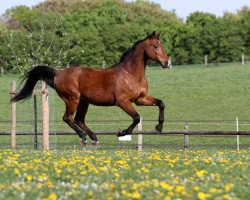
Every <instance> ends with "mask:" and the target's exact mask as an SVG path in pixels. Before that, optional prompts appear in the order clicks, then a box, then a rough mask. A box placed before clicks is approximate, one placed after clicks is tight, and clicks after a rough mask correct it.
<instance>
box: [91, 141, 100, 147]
mask: <svg viewBox="0 0 250 200" xmlns="http://www.w3.org/2000/svg"><path fill="white" fill-rule="evenodd" d="M92 146H94V147H96V148H97V149H98V148H100V144H99V142H98V141H93V142H92Z"/></svg>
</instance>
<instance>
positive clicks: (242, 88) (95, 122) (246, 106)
mask: <svg viewBox="0 0 250 200" xmlns="http://www.w3.org/2000/svg"><path fill="white" fill-rule="evenodd" d="M146 76H147V79H148V82H149V94H150V95H152V96H154V97H157V98H159V99H162V100H163V101H164V102H165V104H166V111H165V119H166V121H165V125H164V129H165V130H183V126H184V123H186V122H188V123H189V129H190V130H236V126H235V117H238V118H239V122H240V126H239V129H240V130H249V129H250V125H249V124H250V115H249V113H250V101H249V99H250V79H249V77H250V65H249V64H248V65H245V66H241V65H237V64H226V65H219V66H210V67H204V66H202V65H196V66H176V67H174V68H173V69H172V70H166V69H162V68H160V67H154V68H147V70H146ZM18 78H19V77H18V76H17V75H3V76H0V93H1V94H2V95H1V99H0V110H1V115H0V130H1V131H10V130H11V123H10V119H11V104H10V102H9V99H10V88H11V81H12V80H18ZM38 89H39V86H38ZM49 102H50V130H51V131H57V130H63V131H72V130H71V129H70V128H69V127H68V126H67V125H66V124H65V123H64V122H62V115H63V113H64V104H63V102H62V100H61V99H60V98H59V97H58V96H57V94H56V93H55V91H54V90H52V89H50V91H49ZM38 104H39V106H38V116H39V120H41V115H42V114H41V97H40V96H38ZM136 109H137V110H138V112H139V113H140V114H141V116H142V118H143V129H144V130H153V129H154V126H155V124H156V123H157V118H158V108H157V107H136ZM33 110H34V109H33V99H32V98H31V99H30V100H28V101H26V102H24V103H18V104H17V131H21V132H26V131H29V132H30V131H33V129H34V128H33V127H34V124H33V118H34V114H33V112H34V111H33ZM199 122H201V123H199ZM130 123H131V119H130V117H129V116H128V115H127V114H125V113H124V112H123V111H121V109H120V108H118V107H96V106H90V108H89V112H88V113H87V124H88V125H89V127H90V128H91V129H93V130H119V129H124V128H126V127H127V126H128V125H129V124H130ZM38 128H39V130H40V131H41V123H39V127H38ZM111 137H114V138H115V139H113V138H112V139H110V136H108V139H102V141H101V142H102V143H109V142H110V141H113V140H115V142H116V141H117V138H116V137H115V136H111ZM1 138H2V141H6V142H7V143H9V137H7V138H6V137H5V138H4V137H3V136H1ZM54 138H57V139H53V137H52V143H53V142H54V141H55V142H54V143H56V142H57V143H63V142H64V139H60V137H58V136H56V137H54ZM69 138H71V136H69V137H68V139H67V140H66V141H72V140H74V139H72V140H71V139H69ZM73 138H74V137H73ZM157 138H158V137H153V138H150V139H149V140H150V141H151V142H154V140H155V141H157V142H158V140H157ZM201 138H202V137H199V138H198V139H197V142H196V141H194V144H198V143H199V140H200V139H201ZM207 138H209V137H207ZM207 138H206V139H204V142H206V141H207ZM245 138H246V139H245ZM245 138H244V139H243V142H246V143H248V141H249V139H248V138H249V137H245ZM32 139H33V136H31V137H30V139H28V138H27V137H26V138H25V139H24V140H26V141H27V140H28V141H30V140H31V141H32ZM20 140H21V141H22V140H23V139H20ZM161 140H163V139H161ZM169 140H170V141H171V140H179V139H174V137H170V138H168V137H167V139H164V140H163V141H164V142H167V141H169ZM181 140H182V138H181ZM214 140H215V141H216V139H211V140H209V141H212V142H211V143H213V141H214ZM204 142H201V143H204ZM74 143H77V144H78V137H77V136H76V137H75V140H74ZM227 143H228V141H226V142H225V143H224V145H226V144H227ZM234 143H235V139H234V138H233V139H232V140H231V142H230V144H232V146H234V145H235V144H234ZM248 144H249V143H248ZM31 145H32V144H31ZM71 146H73V145H71Z"/></svg>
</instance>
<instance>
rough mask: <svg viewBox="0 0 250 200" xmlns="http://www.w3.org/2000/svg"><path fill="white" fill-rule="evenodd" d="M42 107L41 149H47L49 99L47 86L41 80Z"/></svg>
mask: <svg viewBox="0 0 250 200" xmlns="http://www.w3.org/2000/svg"><path fill="white" fill-rule="evenodd" d="M42 108H43V149H44V150H49V101H48V88H47V86H46V83H45V82H44V81H42Z"/></svg>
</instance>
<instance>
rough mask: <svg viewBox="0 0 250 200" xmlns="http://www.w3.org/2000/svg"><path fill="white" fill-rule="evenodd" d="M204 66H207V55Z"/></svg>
mask: <svg viewBox="0 0 250 200" xmlns="http://www.w3.org/2000/svg"><path fill="white" fill-rule="evenodd" d="M205 66H207V55H205Z"/></svg>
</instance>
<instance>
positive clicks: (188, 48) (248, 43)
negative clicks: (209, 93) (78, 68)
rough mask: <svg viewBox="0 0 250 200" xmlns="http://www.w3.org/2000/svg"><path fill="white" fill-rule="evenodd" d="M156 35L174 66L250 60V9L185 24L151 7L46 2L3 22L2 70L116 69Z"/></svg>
mask: <svg viewBox="0 0 250 200" xmlns="http://www.w3.org/2000/svg"><path fill="white" fill-rule="evenodd" d="M152 31H158V32H161V40H162V42H163V43H164V45H165V49H166V51H167V52H168V53H169V54H170V56H171V58H172V62H173V63H174V64H193V63H195V64H197V63H203V62H204V55H208V58H209V62H234V61H239V60H240V56H241V53H244V54H245V57H246V58H248V57H250V8H249V7H244V8H242V9H241V10H239V11H238V12H237V13H236V14H232V13H225V14H224V16H223V17H216V16H215V15H213V14H210V13H203V12H195V13H192V14H190V16H188V17H187V20H186V21H185V22H184V21H183V20H182V19H180V18H178V16H177V15H176V13H175V12H174V11H166V10H163V9H162V8H161V7H160V5H159V4H155V3H152V2H149V1H140V0H139V1H134V2H126V1H123V0H107V1H101V0H47V1H45V2H43V3H40V4H38V5H37V6H35V7H33V8H32V9H30V8H28V7H26V6H17V7H15V8H12V9H10V10H7V11H6V12H5V14H4V15H3V16H2V17H1V24H0V42H1V46H0V65H2V66H4V67H5V68H6V69H7V70H13V67H14V69H17V70H22V71H23V70H26V69H28V68H30V67H31V66H32V65H37V64H48V65H53V66H57V67H64V66H65V65H68V64H69V65H87V66H101V65H102V62H103V61H104V60H105V62H106V64H107V65H112V64H114V63H115V62H117V61H118V60H119V58H120V56H121V55H122V53H123V52H125V51H126V50H127V49H128V48H129V47H131V46H132V45H133V43H135V42H136V41H137V40H139V39H143V38H144V37H145V36H146V35H147V34H148V33H150V32H152ZM6 63H8V65H6Z"/></svg>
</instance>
